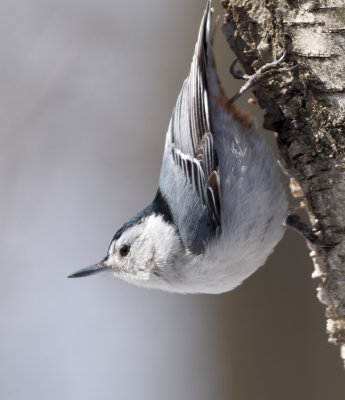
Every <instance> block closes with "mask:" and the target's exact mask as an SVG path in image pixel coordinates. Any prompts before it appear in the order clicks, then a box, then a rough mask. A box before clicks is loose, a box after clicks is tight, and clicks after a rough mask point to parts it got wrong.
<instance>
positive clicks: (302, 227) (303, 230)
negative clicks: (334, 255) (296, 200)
mask: <svg viewBox="0 0 345 400" xmlns="http://www.w3.org/2000/svg"><path fill="white" fill-rule="evenodd" d="M285 224H286V225H288V226H290V228H292V229H294V230H295V231H297V232H298V233H300V234H301V235H303V236H304V237H305V238H306V239H307V240H308V241H309V242H310V243H312V244H313V245H315V246H316V247H319V248H322V249H331V248H333V247H334V246H336V245H337V243H327V242H324V241H323V240H321V239H320V238H319V237H318V236H317V235H315V232H314V231H313V230H312V229H310V228H309V227H308V225H307V224H306V223H305V222H303V221H302V220H301V218H300V216H299V215H297V214H295V213H294V212H293V211H291V210H289V213H288V216H287V217H286V220H285Z"/></svg>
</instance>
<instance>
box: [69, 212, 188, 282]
mask: <svg viewBox="0 0 345 400" xmlns="http://www.w3.org/2000/svg"><path fill="white" fill-rule="evenodd" d="M182 254H185V251H184V247H183V245H182V243H181V240H180V238H179V235H178V234H177V231H176V229H175V227H174V226H173V225H172V224H171V223H168V222H166V221H165V220H164V219H163V217H162V216H161V215H159V214H150V215H140V214H139V215H137V216H136V217H134V218H132V219H131V220H129V221H128V222H127V223H125V224H124V225H123V226H122V227H121V228H120V229H119V230H118V231H117V232H116V234H115V235H114V237H113V239H112V241H111V243H110V246H109V249H108V254H107V256H106V257H105V258H104V259H103V260H102V261H101V262H99V263H97V264H95V265H92V266H90V267H87V268H84V269H81V270H79V271H76V272H75V273H73V274H71V275H70V276H69V277H70V278H78V277H83V276H88V275H92V274H95V273H97V272H103V271H104V272H112V273H114V275H115V276H117V277H119V278H121V279H124V280H126V281H130V282H132V283H136V284H138V285H142V286H149V287H161V286H162V285H163V286H164V282H165V281H166V282H170V281H171V278H173V276H172V275H174V265H175V263H176V261H177V260H178V259H179V258H181V257H179V256H181V255H182Z"/></svg>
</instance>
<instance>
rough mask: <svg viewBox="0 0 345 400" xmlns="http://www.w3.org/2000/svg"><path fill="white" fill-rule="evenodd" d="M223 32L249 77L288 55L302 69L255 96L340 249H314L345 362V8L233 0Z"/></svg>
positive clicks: (321, 224)
mask: <svg viewBox="0 0 345 400" xmlns="http://www.w3.org/2000/svg"><path fill="white" fill-rule="evenodd" d="M222 5H223V7H224V8H226V10H227V14H226V17H225V23H224V25H223V32H224V34H225V36H226V38H227V41H228V42H229V45H230V47H231V48H232V49H233V50H234V52H235V53H236V55H237V57H238V59H239V60H240V62H241V63H242V65H243V68H244V69H245V71H246V72H247V73H249V74H251V73H253V72H254V71H255V70H257V69H258V68H259V67H260V66H261V65H263V64H265V63H267V62H271V61H273V60H276V59H278V58H279V57H280V56H281V55H282V54H283V53H284V52H286V58H285V60H286V63H287V65H291V66H292V65H298V68H296V69H295V70H293V71H291V72H289V73H284V74H280V75H278V74H277V75H273V76H272V78H270V79H269V82H266V83H264V85H263V86H260V87H257V88H255V90H254V93H255V96H256V98H257V100H258V103H259V105H260V106H261V108H263V109H265V111H266V114H265V125H264V126H265V128H267V129H270V130H273V131H275V132H277V134H278V136H277V141H278V147H279V153H280V160H281V163H282V165H283V167H284V168H285V170H286V171H287V173H288V174H289V176H290V177H291V178H292V179H293V181H294V182H295V181H297V182H298V184H299V186H300V187H301V189H302V191H303V193H304V202H303V203H304V204H305V205H306V207H307V210H308V213H309V216H310V218H311V222H312V224H313V227H314V228H315V229H316V230H317V231H318V232H319V233H318V234H319V235H320V238H321V239H322V240H323V241H324V242H327V243H335V244H336V245H335V246H334V247H332V248H329V249H324V248H316V247H313V248H312V250H313V251H312V252H311V253H310V254H311V257H312V259H313V262H314V267H315V271H314V273H313V277H314V278H321V283H320V285H319V287H318V294H317V296H318V298H319V300H320V301H321V302H322V303H324V304H325V305H326V306H327V310H326V316H327V332H328V334H329V341H330V342H331V343H335V344H338V345H340V347H341V356H342V358H343V360H345V265H344V261H345V112H344V111H345V89H344V88H345V68H344V66H345V3H344V1H343V0H320V1H318V0H311V1H303V0H266V1H262V0H231V1H230V2H229V1H222Z"/></svg>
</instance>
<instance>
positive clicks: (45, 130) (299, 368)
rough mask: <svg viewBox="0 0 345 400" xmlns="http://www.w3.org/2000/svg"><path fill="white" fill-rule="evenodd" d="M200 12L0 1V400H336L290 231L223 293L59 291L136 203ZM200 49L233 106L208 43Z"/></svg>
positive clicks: (117, 285)
mask: <svg viewBox="0 0 345 400" xmlns="http://www.w3.org/2000/svg"><path fill="white" fill-rule="evenodd" d="M204 5H205V2H204V1H197V0H193V1H192V0H191V1H188V2H186V1H183V0H175V1H171V0H160V1H159V2H158V1H154V0H147V1H145V2H138V3H135V2H125V1H119V0H113V1H107V0H98V1H91V0H83V1H81V0H68V1H67V0H60V1H56V0H25V1H24V0H18V1H16V2H13V1H10V0H3V1H2V2H1V13H0V37H1V39H0V57H1V62H0V87H1V90H0V114H1V115H0V121H1V131H0V137H1V146H0V151H1V155H0V163H1V164H0V187H1V189H0V190H1V197H0V220H1V241H0V263H1V280H0V297H1V302H0V310H1V319H0V334H1V336H0V337H1V341H0V398H1V399H3V400H7V399H11V400H19V399H35V400H39V399H53V400H55V399H71V400H72V399H73V400H75V399H83V400H88V399H96V398H97V399H101V400H108V399H144V400H145V399H150V400H152V399H154V400H156V399H165V400H176V399H186V400H187V399H188V400H193V399H195V400H209V399H217V400H218V399H219V400H223V399H229V398H231V399H236V400H252V399H256V400H277V399H280V400H288V399H289V400H290V399H295V400H296V399H303V400H308V399H313V400H321V399H322V400H324V399H325V398H327V399H332V400H340V399H342V400H343V399H344V394H345V382H344V371H343V369H342V365H341V361H340V358H339V357H338V351H339V350H338V348H336V347H334V346H332V345H330V344H328V343H327V337H326V334H325V333H324V331H325V318H324V307H323V306H322V305H321V304H319V302H318V301H317V300H316V297H315V289H316V286H317V282H315V281H312V280H311V277H310V275H311V273H312V265H311V261H310V260H309V257H308V249H307V247H306V245H305V243H304V240H303V239H302V238H301V237H299V236H297V235H296V234H295V233H293V232H287V233H286V235H285V237H284V239H283V241H282V242H281V243H280V244H279V245H278V246H277V248H276V251H275V252H274V254H273V255H272V256H271V257H270V259H269V261H268V262H267V264H266V265H265V266H264V267H262V268H261V269H260V270H259V271H258V272H257V273H256V274H255V275H254V276H252V277H250V278H249V279H248V280H247V281H245V283H244V284H243V285H242V286H240V287H239V288H237V289H236V290H234V291H233V292H230V293H226V294H223V295H218V296H212V295H174V294H168V293H161V292H158V291H152V290H151V291H150V290H145V289H139V288H137V287H134V286H130V285H129V284H126V283H124V282H121V281H118V280H116V279H114V278H112V277H108V276H102V275H98V276H95V277H92V278H89V279H80V280H69V279H66V276H67V275H68V274H69V273H71V272H73V271H74V270H76V269H78V268H81V267H84V266H87V265H90V264H93V263H95V262H97V261H99V260H100V259H102V258H103V257H104V255H105V253H106V250H107V248H108V244H109V242H110V240H111V238H112V235H113V233H114V232H115V231H116V230H117V228H118V227H120V226H121V224H122V223H123V222H124V221H126V220H127V218H128V217H130V216H132V215H133V214H134V213H135V212H137V211H139V210H140V209H141V208H142V207H143V206H144V205H146V204H147V203H149V202H150V201H151V200H152V198H153V195H154V193H155V190H156V187H157V182H158V177H159V172H160V165H161V159H162V152H163V146H164V140H165V132H166V129H167V127H168V122H169V119H170V115H171V112H172V109H173V106H174V104H175V101H176V98H177V95H178V92H179V90H180V87H181V85H182V82H183V80H184V78H185V77H186V76H187V73H188V70H189V65H190V62H191V57H192V53H193V49H194V43H195V40H196V36H197V31H198V27H199V22H200V19H201V15H202V12H203V8H204ZM215 8H216V11H217V13H218V14H220V15H222V14H223V10H222V9H221V7H220V6H219V4H218V3H217V2H215ZM216 50H217V59H218V65H219V68H220V70H221V76H222V80H223V81H224V84H225V86H226V87H227V88H228V93H233V92H234V91H235V90H236V88H237V87H238V82H234V80H233V79H231V78H230V77H229V74H228V67H229V65H230V63H231V54H230V52H229V51H228V49H227V45H226V43H225V41H224V39H223V36H222V34H221V32H219V31H218V34H217V36H216ZM241 102H242V105H243V106H244V107H246V108H247V110H248V111H250V112H252V113H258V114H257V115H258V118H259V124H260V110H259V109H258V107H257V106H253V105H248V104H247V102H246V99H241ZM267 137H268V138H269V140H270V141H271V142H272V143H273V133H272V132H268V133H267ZM285 182H287V180H286V179H285Z"/></svg>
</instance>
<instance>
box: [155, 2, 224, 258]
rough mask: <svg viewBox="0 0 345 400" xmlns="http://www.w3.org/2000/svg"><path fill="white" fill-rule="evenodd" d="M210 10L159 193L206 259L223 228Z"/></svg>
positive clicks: (176, 114) (177, 111)
mask: <svg viewBox="0 0 345 400" xmlns="http://www.w3.org/2000/svg"><path fill="white" fill-rule="evenodd" d="M210 26H211V10H210V2H208V3H207V7H206V10H205V12H204V15H203V18H202V21H201V26H200V30H199V36H198V40H197V43H196V46H195V52H194V57H193V61H192V65H191V70H190V73H189V76H188V78H187V79H186V80H185V82H184V84H183V86H182V89H181V92H180V94H179V97H178V99H177V103H176V106H175V108H174V111H173V114H172V117H171V121H170V125H169V129H168V133H167V138H166V146H165V151H164V158H163V165H162V171H161V177H160V181H159V187H160V190H161V192H162V195H163V196H164V198H165V200H166V201H167V203H168V205H169V207H170V209H171V212H172V215H173V219H174V222H175V224H176V225H177V228H178V230H179V233H180V235H181V238H182V241H183V242H184V244H185V246H186V247H187V248H189V249H190V250H191V251H193V252H195V253H201V252H202V251H203V249H204V247H205V244H206V242H207V241H208V239H209V238H210V237H212V236H213V235H214V234H215V232H216V231H217V230H219V228H220V213H221V210H220V197H219V177H218V161H217V154H216V152H215V149H214V143H213V142H214V139H213V135H212V132H211V126H210V116H209V99H208V88H207V50H208V46H212V44H211V38H210V35H211V33H210Z"/></svg>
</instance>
